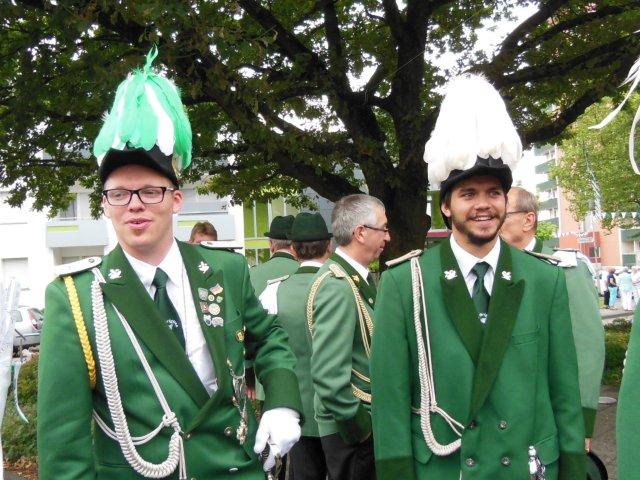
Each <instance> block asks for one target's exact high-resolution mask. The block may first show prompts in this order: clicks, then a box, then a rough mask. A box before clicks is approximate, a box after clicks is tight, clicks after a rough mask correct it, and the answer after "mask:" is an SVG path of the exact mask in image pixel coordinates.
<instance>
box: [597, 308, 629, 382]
mask: <svg viewBox="0 0 640 480" xmlns="http://www.w3.org/2000/svg"><path fill="white" fill-rule="evenodd" d="M630 332H631V323H629V322H627V321H624V320H615V321H614V322H613V323H612V324H610V325H607V326H606V327H605V329H604V341H605V350H606V354H605V361H604V375H603V376H602V383H603V384H605V385H613V386H617V387H619V386H620V381H621V380H622V364H623V362H624V358H625V355H626V353H627V344H628V343H629V334H630Z"/></svg>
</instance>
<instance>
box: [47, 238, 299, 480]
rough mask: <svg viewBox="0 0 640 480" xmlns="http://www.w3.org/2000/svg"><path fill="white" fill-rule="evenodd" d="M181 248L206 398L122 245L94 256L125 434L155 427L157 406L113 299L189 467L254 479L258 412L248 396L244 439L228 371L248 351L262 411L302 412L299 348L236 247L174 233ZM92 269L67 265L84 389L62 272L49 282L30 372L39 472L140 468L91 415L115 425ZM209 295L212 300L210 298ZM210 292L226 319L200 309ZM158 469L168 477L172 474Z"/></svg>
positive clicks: (79, 477)
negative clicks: (201, 346)
mask: <svg viewBox="0 0 640 480" xmlns="http://www.w3.org/2000/svg"><path fill="white" fill-rule="evenodd" d="M178 246H179V247H180V253H181V255H182V259H183V261H184V265H185V269H186V275H187V277H188V279H189V283H190V285H191V294H192V296H193V300H194V303H195V306H196V312H197V313H198V318H199V321H200V326H201V328H202V332H203V334H204V338H205V340H206V343H207V347H208V348H209V351H210V353H211V357H212V360H213V363H214V367H215V372H216V377H217V381H218V389H217V391H216V392H215V393H214V394H213V396H209V394H208V393H207V391H206V390H205V388H204V386H203V385H202V383H201V381H200V379H199V378H198V376H197V374H196V372H195V370H194V369H193V366H192V365H191V363H190V362H189V359H188V358H187V356H186V355H185V352H184V349H182V348H181V346H180V344H179V342H178V340H177V339H176V337H175V335H174V334H173V333H171V331H170V330H169V328H168V327H167V326H166V324H165V323H164V322H163V321H162V319H161V318H160V314H159V313H158V311H157V308H156V307H155V305H154V304H153V300H152V299H151V297H150V296H149V294H148V293H147V291H146V290H145V289H144V287H143V285H142V283H141V282H140V280H139V279H138V277H137V275H136V274H135V272H134V270H133V269H132V267H131V265H130V264H129V262H128V260H127V259H126V257H125V255H124V253H123V251H122V249H121V248H120V247H119V246H118V247H116V248H115V249H114V250H113V251H112V252H111V253H109V254H108V255H107V256H106V257H104V258H103V261H102V264H101V265H100V270H101V272H102V274H103V276H104V277H105V279H106V283H104V284H102V285H101V290H102V294H103V297H104V299H105V308H106V313H107V323H108V325H109V338H110V341H111V348H112V351H113V356H114V360H115V369H116V374H117V378H118V387H119V391H120V395H121V398H122V404H123V407H124V411H125V414H126V416H127V419H128V422H129V428H130V430H131V434H132V435H134V436H140V435H145V434H147V433H149V432H150V431H152V430H153V429H155V428H156V427H157V426H158V424H159V423H160V421H161V419H162V415H163V411H162V409H161V407H160V405H159V402H158V400H157V397H156V395H155V393H154V391H153V389H152V386H151V383H150V381H149V379H148V377H147V375H146V374H145V372H144V370H143V368H142V365H141V364H140V360H139V358H138V356H137V355H136V353H135V351H134V348H133V346H132V344H131V341H130V339H129V337H128V336H127V334H126V332H125V330H124V328H123V326H122V324H121V322H120V320H119V319H118V317H117V316H116V313H115V310H114V306H115V307H117V308H118V310H119V311H120V312H121V313H122V314H123V315H124V317H125V319H126V320H127V322H128V323H129V324H130V326H131V329H132V330H133V332H134V334H135V336H136V338H137V339H138V340H139V342H140V345H141V348H142V350H143V353H144V356H145V357H146V359H147V360H148V362H149V365H150V367H151V370H152V371H153V373H154V374H155V376H156V378H157V380H158V383H159V385H160V387H161V389H162V391H163V393H164V395H165V397H166V399H167V402H168V404H169V406H170V408H171V410H172V411H173V412H175V414H176V416H177V419H178V421H179V422H180V425H181V428H182V431H183V434H182V436H183V439H184V453H185V457H186V468H187V474H188V477H189V478H203V479H204V478H242V479H246V480H249V479H251V480H260V479H262V478H263V474H262V469H261V466H260V464H259V462H258V460H257V458H256V455H255V453H254V452H253V444H254V438H255V431H256V428H257V422H256V420H255V418H254V415H253V410H252V408H251V406H250V405H247V408H248V432H247V435H246V440H245V442H244V444H242V445H241V444H240V442H239V440H238V439H237V438H236V429H237V427H238V426H239V425H240V418H241V417H240V413H239V412H238V410H237V408H236V406H235V405H234V402H235V400H234V398H235V397H236V393H235V392H234V389H233V381H232V376H231V373H232V372H233V373H234V375H241V374H242V372H243V370H244V357H245V351H246V352H247V354H249V355H252V356H254V357H255V370H256V373H257V375H258V377H259V378H260V380H261V381H262V382H263V384H264V385H265V387H266V391H267V401H266V402H265V407H264V408H265V410H267V409H272V408H275V407H279V406H282V407H289V408H293V409H295V410H297V411H298V412H301V413H302V406H301V401H300V397H299V393H298V387H297V379H296V376H295V374H294V371H293V368H294V364H295V357H294V356H293V353H292V352H291V350H290V349H289V347H288V346H287V342H286V334H285V332H284V331H283V329H282V328H280V326H279V325H278V323H277V322H275V321H274V317H273V316H271V315H267V313H266V312H265V311H264V309H263V308H262V306H261V305H260V303H259V302H258V300H257V298H256V297H255V296H254V294H253V289H252V288H251V286H250V283H249V281H248V280H249V278H248V277H249V271H248V267H247V263H246V260H245V259H244V257H242V256H241V255H238V254H234V253H229V252H224V251H216V250H208V249H207V248H205V247H202V246H196V245H189V244H185V243H182V242H178ZM93 279H94V276H93V274H92V272H90V271H83V272H79V273H76V274H74V275H73V280H74V284H75V286H76V289H77V292H78V297H79V301H80V307H81V310H82V314H83V317H84V321H85V324H86V328H87V331H88V336H89V342H90V345H91V348H92V352H93V357H94V359H96V369H97V385H96V388H95V390H92V389H91V388H90V384H89V377H88V373H87V372H88V371H87V363H86V361H85V356H84V354H83V349H82V347H81V344H80V341H79V337H78V333H77V329H76V325H75V321H74V316H73V314H72V311H71V306H70V300H69V296H68V293H67V289H66V287H65V285H64V283H63V281H62V279H56V280H55V281H53V282H52V283H51V284H50V285H49V286H48V287H47V291H46V298H45V305H46V309H45V312H46V313H45V316H46V320H45V326H44V327H43V332H42V343H41V346H40V364H39V365H40V367H39V368H40V371H39V382H38V458H39V462H38V463H39V469H40V472H39V473H40V476H39V478H40V479H42V480H53V479H55V480H72V479H73V480H96V479H98V480H111V479H113V480H116V479H117V480H134V479H139V478H141V477H140V476H139V475H138V474H136V473H135V472H134V471H133V470H132V468H131V467H130V466H129V464H128V463H127V461H126V460H125V458H124V456H123V454H122V452H121V449H120V446H119V445H118V443H117V442H116V441H114V440H112V439H110V438H108V437H107V436H106V435H105V434H104V433H103V431H102V430H101V429H100V428H98V427H96V425H94V424H93V423H94V422H93V421H92V411H93V410H95V411H96V412H97V413H98V415H99V416H100V417H101V418H102V419H103V420H105V421H106V423H107V424H108V425H110V426H112V425H111V419H110V414H109V410H108V408H107V403H106V398H105V392H104V387H103V383H102V375H101V371H100V367H99V364H98V356H97V350H96V338H95V329H94V320H93V313H92V301H91V292H90V290H91V283H92V281H93ZM205 293H206V295H205ZM209 296H213V297H215V298H214V299H213V300H211V299H210V298H209ZM203 297H204V298H205V299H204V300H203ZM214 302H215V303H216V304H217V305H219V307H220V308H219V311H218V313H217V316H218V317H221V319H222V322H218V323H215V324H214V323H212V322H211V321H210V319H207V318H205V315H208V313H210V312H208V311H207V312H206V313H205V308H204V307H205V306H208V305H209V304H210V303H214ZM216 310H217V309H216ZM206 320H209V322H208V323H207V322H206ZM220 323H222V325H221V324H220ZM172 433H173V430H172V429H171V428H164V429H162V430H161V431H160V433H159V435H158V436H156V437H155V438H154V439H153V440H151V441H150V442H149V443H147V444H145V445H141V446H139V447H138V450H139V452H140V454H141V455H142V457H143V458H144V459H145V460H148V461H150V462H154V463H159V462H161V461H163V460H164V459H165V458H166V456H167V448H168V442H169V438H170V435H171V434H172ZM212 452H214V453H213V454H212ZM234 472H235V473H234ZM166 478H168V479H171V480H175V479H177V478H178V472H177V471H176V472H174V473H173V474H171V475H170V476H168V477H166Z"/></svg>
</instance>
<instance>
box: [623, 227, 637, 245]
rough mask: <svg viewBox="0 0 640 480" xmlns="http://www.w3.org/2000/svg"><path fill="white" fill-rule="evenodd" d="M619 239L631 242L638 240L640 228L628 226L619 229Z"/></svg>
mask: <svg viewBox="0 0 640 480" xmlns="http://www.w3.org/2000/svg"><path fill="white" fill-rule="evenodd" d="M620 240H622V241H623V242H633V241H634V240H640V228H629V229H625V230H620Z"/></svg>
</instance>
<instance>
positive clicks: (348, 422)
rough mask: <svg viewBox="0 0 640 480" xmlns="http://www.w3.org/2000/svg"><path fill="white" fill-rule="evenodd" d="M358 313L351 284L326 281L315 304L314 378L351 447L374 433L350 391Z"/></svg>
mask: <svg viewBox="0 0 640 480" xmlns="http://www.w3.org/2000/svg"><path fill="white" fill-rule="evenodd" d="M356 322H357V310H356V302H355V299H354V298H353V292H352V291H351V288H350V287H349V285H348V283H347V282H346V281H344V280H339V279H336V278H334V277H331V276H329V277H327V278H326V279H325V280H324V281H323V282H322V284H321V285H320V288H319V289H318V291H317V294H316V297H315V300H314V302H313V337H312V338H313V353H312V355H311V376H312V378H313V385H314V388H315V393H316V395H317V397H318V399H319V401H320V402H321V403H322V405H323V407H324V408H325V409H326V410H327V411H328V412H329V413H330V414H331V415H332V416H333V418H334V420H335V421H336V424H337V427H338V433H339V434H340V436H341V437H342V439H343V440H344V441H345V442H346V443H349V444H354V443H357V442H360V441H362V440H364V439H365V438H366V437H367V436H368V435H369V434H370V433H371V417H370V414H369V412H368V411H367V410H366V409H365V408H364V406H363V405H361V402H360V400H359V399H357V398H356V397H355V396H354V395H353V392H352V390H351V368H352V365H353V361H352V355H353V342H354V335H355V330H356Z"/></svg>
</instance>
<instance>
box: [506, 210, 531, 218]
mask: <svg viewBox="0 0 640 480" xmlns="http://www.w3.org/2000/svg"><path fill="white" fill-rule="evenodd" d="M515 213H529V212H527V211H526V210H514V211H513V212H507V213H506V216H507V217H508V216H509V215H513V214H515Z"/></svg>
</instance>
